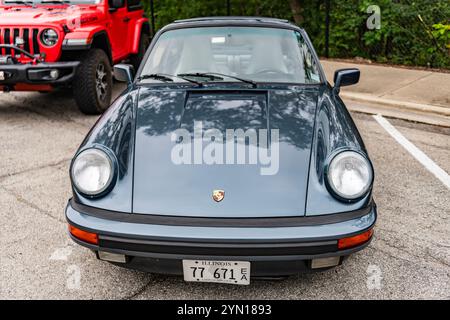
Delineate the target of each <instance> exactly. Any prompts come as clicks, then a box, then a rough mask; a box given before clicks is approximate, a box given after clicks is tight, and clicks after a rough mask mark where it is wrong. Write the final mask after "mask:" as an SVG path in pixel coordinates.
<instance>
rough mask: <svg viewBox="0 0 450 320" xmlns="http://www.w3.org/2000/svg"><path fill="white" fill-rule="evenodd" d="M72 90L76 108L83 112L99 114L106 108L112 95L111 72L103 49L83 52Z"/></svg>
mask: <svg viewBox="0 0 450 320" xmlns="http://www.w3.org/2000/svg"><path fill="white" fill-rule="evenodd" d="M73 92H74V96H75V101H76V103H77V105H78V108H79V109H80V110H81V112H83V113H85V114H101V113H103V112H104V111H105V110H106V109H108V107H109V104H110V103H111V96H112V72H111V65H110V63H109V59H108V56H107V55H106V53H105V52H104V51H103V50H101V49H93V50H89V51H87V52H86V53H84V54H83V56H82V57H81V63H80V65H79V67H78V69H77V72H76V76H75V79H74V83H73Z"/></svg>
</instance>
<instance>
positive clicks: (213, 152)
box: [133, 87, 319, 218]
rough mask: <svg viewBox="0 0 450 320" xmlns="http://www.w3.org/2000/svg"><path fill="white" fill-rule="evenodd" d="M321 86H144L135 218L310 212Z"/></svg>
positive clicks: (138, 129)
mask: <svg viewBox="0 0 450 320" xmlns="http://www.w3.org/2000/svg"><path fill="white" fill-rule="evenodd" d="M318 91H319V89H318V88H315V87H308V88H298V87H293V88H290V89H283V90H278V89H273V90H262V91H254V90H252V91H250V90H249V91H211V90H208V91H201V90H192V91H186V90H173V89H172V90H170V91H169V90H167V91H166V90H155V89H149V88H146V87H143V88H141V91H140V97H139V103H138V107H137V117H136V138H135V155H134V159H135V160H134V182H133V184H134V185H133V213H140V214H156V215H171V216H201V217H222V218H223V217H230V218H231V217H255V218H257V217H277V216H278V217H279V216H302V215H304V214H305V204H306V203H305V201H306V196H307V185H308V172H309V164H310V155H311V145H312V140H313V127H314V116H315V110H316V107H317V97H318Z"/></svg>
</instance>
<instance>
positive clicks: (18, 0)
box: [4, 0, 33, 6]
mask: <svg viewBox="0 0 450 320" xmlns="http://www.w3.org/2000/svg"><path fill="white" fill-rule="evenodd" d="M4 3H5V4H7V3H15V4H23V5H30V6H31V5H33V1H23V0H7V1H5V2H4Z"/></svg>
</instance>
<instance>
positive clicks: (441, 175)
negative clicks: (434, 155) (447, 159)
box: [373, 114, 450, 189]
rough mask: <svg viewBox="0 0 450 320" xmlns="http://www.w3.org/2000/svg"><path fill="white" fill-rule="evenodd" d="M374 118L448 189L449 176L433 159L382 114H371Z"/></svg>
mask: <svg viewBox="0 0 450 320" xmlns="http://www.w3.org/2000/svg"><path fill="white" fill-rule="evenodd" d="M373 117H374V118H375V120H376V121H377V122H378V123H379V124H380V126H382V127H383V129H384V130H386V131H387V132H388V133H389V134H390V135H391V136H392V137H393V138H394V139H395V140H397V142H398V143H399V144H400V145H401V146H402V147H403V148H405V149H406V151H408V152H409V153H410V154H411V155H412V156H413V157H414V158H416V160H417V161H419V162H420V163H421V164H422V165H423V166H424V167H425V168H426V169H427V170H428V171H430V172H431V173H432V174H433V175H434V176H435V177H436V178H438V179H439V180H441V182H442V183H443V184H444V185H445V186H446V187H447V188H448V189H450V176H449V175H448V173H447V172H445V171H444V170H442V169H441V167H439V166H438V165H437V164H436V163H435V162H434V161H433V160H431V159H430V158H429V157H428V156H427V155H426V154H425V153H423V152H422V150H420V149H419V148H417V147H416V146H415V145H413V144H412V143H411V142H410V141H409V140H408V139H406V138H405V136H404V135H402V134H401V133H400V132H399V131H398V130H397V129H395V128H394V127H393V126H392V124H390V123H389V121H387V120H386V119H385V118H383V116H382V115H380V114H377V115H375V116H373Z"/></svg>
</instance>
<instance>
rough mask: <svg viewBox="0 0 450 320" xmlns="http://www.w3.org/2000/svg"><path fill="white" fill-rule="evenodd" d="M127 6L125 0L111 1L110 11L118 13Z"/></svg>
mask: <svg viewBox="0 0 450 320" xmlns="http://www.w3.org/2000/svg"><path fill="white" fill-rule="evenodd" d="M124 5H125V0H109V11H116V10H117V9H119V8H122V7H123V6H124Z"/></svg>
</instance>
